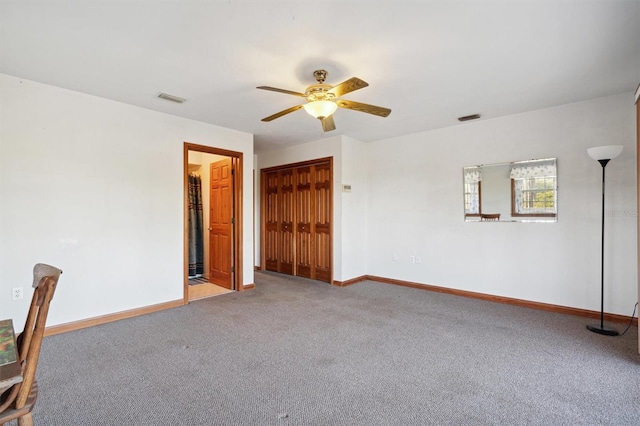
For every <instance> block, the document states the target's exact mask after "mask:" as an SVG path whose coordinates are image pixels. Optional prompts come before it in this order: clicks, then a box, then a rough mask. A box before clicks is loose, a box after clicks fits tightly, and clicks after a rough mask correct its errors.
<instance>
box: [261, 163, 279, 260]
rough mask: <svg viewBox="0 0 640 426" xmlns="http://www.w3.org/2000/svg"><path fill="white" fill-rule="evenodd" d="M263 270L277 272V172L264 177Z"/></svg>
mask: <svg viewBox="0 0 640 426" xmlns="http://www.w3.org/2000/svg"><path fill="white" fill-rule="evenodd" d="M264 188H265V190H264V203H265V206H264V228H265V229H264V257H265V265H264V268H265V269H266V270H267V271H274V272H277V271H278V258H279V250H278V246H279V239H280V238H279V229H278V228H279V226H278V211H279V210H278V172H270V173H266V174H265V175H264Z"/></svg>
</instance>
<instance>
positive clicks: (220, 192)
mask: <svg viewBox="0 0 640 426" xmlns="http://www.w3.org/2000/svg"><path fill="white" fill-rule="evenodd" d="M232 197H233V168H232V164H231V158H226V159H224V160H222V161H217V162H215V163H211V184H210V199H209V200H210V201H209V281H211V282H212V283H214V284H217V285H219V286H221V287H224V288H228V289H233V288H232V266H233V265H232V251H233V244H232V241H233V238H232V237H233V198H232Z"/></svg>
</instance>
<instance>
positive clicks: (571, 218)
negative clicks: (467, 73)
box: [344, 93, 638, 316]
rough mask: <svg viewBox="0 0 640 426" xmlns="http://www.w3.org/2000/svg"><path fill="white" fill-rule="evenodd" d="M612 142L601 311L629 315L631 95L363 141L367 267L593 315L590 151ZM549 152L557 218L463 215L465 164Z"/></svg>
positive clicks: (596, 231) (632, 284) (597, 196)
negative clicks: (616, 150)
mask: <svg viewBox="0 0 640 426" xmlns="http://www.w3.org/2000/svg"><path fill="white" fill-rule="evenodd" d="M610 144H622V145H624V151H623V153H622V154H621V156H620V157H618V158H616V159H614V160H612V161H611V162H610V163H609V165H608V166H607V169H606V173H607V215H608V216H607V218H606V221H607V223H606V245H605V311H606V312H612V313H616V314H621V315H627V316H629V315H631V312H632V310H633V305H634V303H635V301H636V300H637V291H636V289H637V287H636V283H637V279H636V277H637V272H636V263H637V261H636V259H637V256H636V253H637V247H636V219H637V213H638V212H637V207H636V147H635V114H634V108H633V95H632V94H631V93H629V94H621V95H616V96H609V97H604V98H598V99H593V100H589V101H585V102H580V103H574V104H569V105H563V106H558V107H554V108H548V109H543V110H538V111H532V112H527V113H523V114H518V115H513V116H508V117H502V118H497V119H492V120H482V121H477V122H470V123H465V124H461V125H458V126H454V127H450V128H446V129H441V130H435V131H430V132H424V133H419V134H414V135H409V136H405V137H400V138H392V139H387V140H381V141H377V142H371V143H368V144H367V148H368V154H369V161H368V167H369V182H368V186H369V191H368V207H367V214H368V216H367V235H368V255H367V260H368V264H367V272H368V274H370V275H375V276H382V277H389V278H395V279H400V280H406V281H412V282H418V283H425V284H433V285H438V286H444V287H450V288H455V289H461V290H467V291H474V292H480V293H486V294H493V295H500V296H507V297H513V298H518V299H524V300H531V301H537V302H543V303H550V304H557V305H562V306H569V307H575V308H583V309H589V310H594V311H599V310H600V220H601V217H600V212H601V210H600V209H601V179H602V174H601V167H600V165H599V164H598V163H597V162H596V161H594V160H592V159H591V158H590V157H589V156H588V155H587V152H586V149H587V148H589V147H592V146H598V145H610ZM550 157H557V159H558V186H559V190H558V222H557V223H513V222H500V223H492V222H483V223H480V222H465V221H464V209H463V196H462V168H463V167H464V166H470V165H476V164H491V163H501V162H508V161H517V160H527V159H532V158H550ZM394 254H396V255H398V261H395V262H394V261H393V260H392V256H393V255H394ZM412 255H413V256H418V257H420V258H421V260H422V263H419V264H418V263H413V264H412V263H410V262H409V256H412ZM344 261H345V262H346V261H348V259H345V260H344Z"/></svg>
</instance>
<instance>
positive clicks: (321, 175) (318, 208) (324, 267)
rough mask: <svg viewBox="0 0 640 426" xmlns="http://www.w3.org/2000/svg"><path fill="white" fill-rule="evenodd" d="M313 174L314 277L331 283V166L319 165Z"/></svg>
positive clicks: (327, 164)
mask: <svg viewBox="0 0 640 426" xmlns="http://www.w3.org/2000/svg"><path fill="white" fill-rule="evenodd" d="M314 168H315V170H314V174H313V189H314V190H313V202H312V204H311V205H312V206H313V220H314V224H313V253H314V255H315V258H314V261H313V266H314V270H313V272H312V276H313V278H314V279H316V280H320V281H326V282H331V213H332V211H333V209H332V207H331V206H332V195H331V193H332V191H331V185H332V179H331V165H330V164H329V163H326V164H319V165H317V166H315V167H314Z"/></svg>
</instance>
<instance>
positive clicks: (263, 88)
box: [256, 86, 305, 98]
mask: <svg viewBox="0 0 640 426" xmlns="http://www.w3.org/2000/svg"><path fill="white" fill-rule="evenodd" d="M256 89H262V90H270V91H272V92H278V93H284V94H287V95H293V96H300V97H302V98H304V97H305V95H304V93H300V92H292V91H291V90H285V89H278V88H277V87H269V86H258V87H256Z"/></svg>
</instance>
